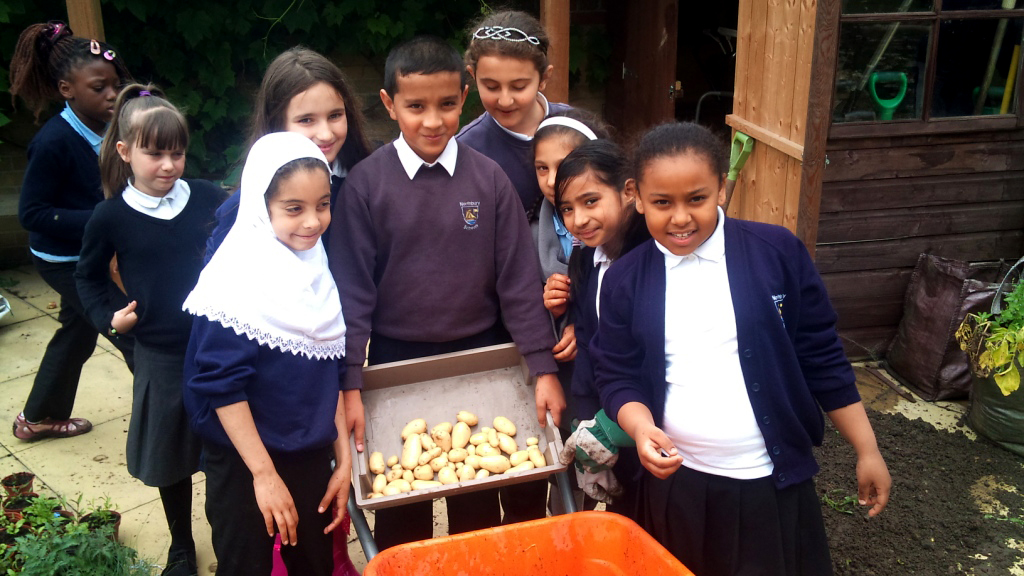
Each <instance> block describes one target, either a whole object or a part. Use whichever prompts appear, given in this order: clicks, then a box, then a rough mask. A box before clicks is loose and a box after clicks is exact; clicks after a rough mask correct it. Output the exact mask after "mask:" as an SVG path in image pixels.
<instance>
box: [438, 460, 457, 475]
mask: <svg viewBox="0 0 1024 576" xmlns="http://www.w3.org/2000/svg"><path fill="white" fill-rule="evenodd" d="M444 467H445V468H447V469H449V470H451V471H452V472H455V462H449V463H447V464H445V465H444ZM437 473H438V474H440V473H441V471H440V470H438V471H437Z"/></svg>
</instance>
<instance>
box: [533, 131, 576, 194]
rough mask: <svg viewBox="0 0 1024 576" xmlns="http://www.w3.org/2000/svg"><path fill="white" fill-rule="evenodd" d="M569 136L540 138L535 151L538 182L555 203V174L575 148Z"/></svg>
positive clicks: (534, 158)
mask: <svg viewBox="0 0 1024 576" xmlns="http://www.w3.org/2000/svg"><path fill="white" fill-rule="evenodd" d="M574 144H575V142H574V141H572V140H570V139H569V138H565V137H561V136H554V137H551V138H544V139H543V140H538V141H537V142H536V144H535V147H534V152H533V167H534V169H535V170H536V172H537V184H538V185H540V191H541V192H543V193H544V197H545V198H547V199H548V202H551V203H552V204H554V203H555V175H556V174H557V173H558V167H559V166H560V165H561V164H562V160H565V157H566V156H568V155H569V153H570V152H572V151H573V149H574V148H575V146H574Z"/></svg>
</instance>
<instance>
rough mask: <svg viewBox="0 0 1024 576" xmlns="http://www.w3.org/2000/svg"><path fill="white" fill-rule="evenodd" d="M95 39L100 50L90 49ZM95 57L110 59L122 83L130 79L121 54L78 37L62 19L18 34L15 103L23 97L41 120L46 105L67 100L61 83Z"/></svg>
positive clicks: (13, 69)
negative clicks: (63, 94) (62, 94)
mask: <svg viewBox="0 0 1024 576" xmlns="http://www.w3.org/2000/svg"><path fill="white" fill-rule="evenodd" d="M93 42H97V44H98V46H99V53H95V52H93V51H92V50H91V49H90V48H91V47H92V43H93ZM96 59H99V60H101V61H104V62H110V65H111V66H113V67H114V70H115V71H116V72H117V76H118V78H120V79H121V82H128V81H129V80H131V74H129V73H128V69H127V68H125V65H124V61H123V60H121V56H120V55H119V54H118V53H117V51H116V50H114V48H113V47H112V46H110V45H109V44H107V43H106V42H98V41H96V40H88V39H86V38H78V37H76V36H74V35H73V33H72V32H71V27H70V26H68V25H67V24H65V23H64V22H61V21H59V20H51V21H49V22H47V23H45V24H32V25H31V26H29V27H28V28H25V30H23V31H22V33H21V35H20V36H18V43H17V45H16V46H15V47H14V56H12V57H11V87H10V92H11V101H12V104H13V103H14V102H15V97H17V96H20V97H21V99H22V100H24V101H25V103H26V104H28V106H29V108H30V109H31V110H32V112H33V114H35V117H36V120H39V115H40V114H41V113H42V112H43V111H44V110H46V107H47V105H49V104H50V103H51V102H61V101H63V100H64V98H63V97H62V96H61V94H60V91H59V90H58V88H57V85H58V83H59V82H60V81H61V80H70V79H71V75H72V73H73V72H74V71H76V70H78V69H79V68H81V67H82V66H83V65H85V64H88V63H90V62H92V61H94V60H96Z"/></svg>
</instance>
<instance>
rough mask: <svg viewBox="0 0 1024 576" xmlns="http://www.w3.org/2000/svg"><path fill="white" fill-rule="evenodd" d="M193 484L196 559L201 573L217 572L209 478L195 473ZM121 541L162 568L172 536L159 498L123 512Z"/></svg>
mask: <svg viewBox="0 0 1024 576" xmlns="http://www.w3.org/2000/svg"><path fill="white" fill-rule="evenodd" d="M195 478H196V481H195V483H194V484H193V485H192V536H193V538H194V539H195V541H196V558H197V560H198V561H199V574H200V575H207V574H214V569H215V568H216V562H217V560H216V558H215V557H214V555H213V545H212V544H211V540H210V525H209V524H208V523H207V522H206V512H205V511H204V509H203V506H204V504H205V502H206V488H205V486H206V481H205V478H204V477H203V475H202V474H201V473H200V474H196V476H195ZM120 541H121V542H122V543H123V544H125V545H127V546H131V547H132V548H135V550H137V551H138V553H139V556H140V557H141V558H144V559H145V560H147V561H149V562H151V563H153V564H156V565H159V566H161V567H163V565H164V562H166V561H167V549H168V548H169V547H170V545H171V535H170V533H169V532H168V531H167V521H166V519H165V518H164V509H163V505H162V504H161V503H160V501H159V500H156V501H154V502H149V503H147V504H143V505H142V506H139V507H137V508H135V509H134V510H130V511H128V512H125V513H123V514H122V515H121V533H120Z"/></svg>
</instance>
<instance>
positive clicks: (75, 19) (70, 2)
mask: <svg viewBox="0 0 1024 576" xmlns="http://www.w3.org/2000/svg"><path fill="white" fill-rule="evenodd" d="M67 6H68V24H69V25H70V26H71V30H72V31H73V32H74V33H75V36H79V37H81V38H91V39H94V40H105V39H106V38H105V35H104V33H103V13H102V12H101V11H100V0H67Z"/></svg>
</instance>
